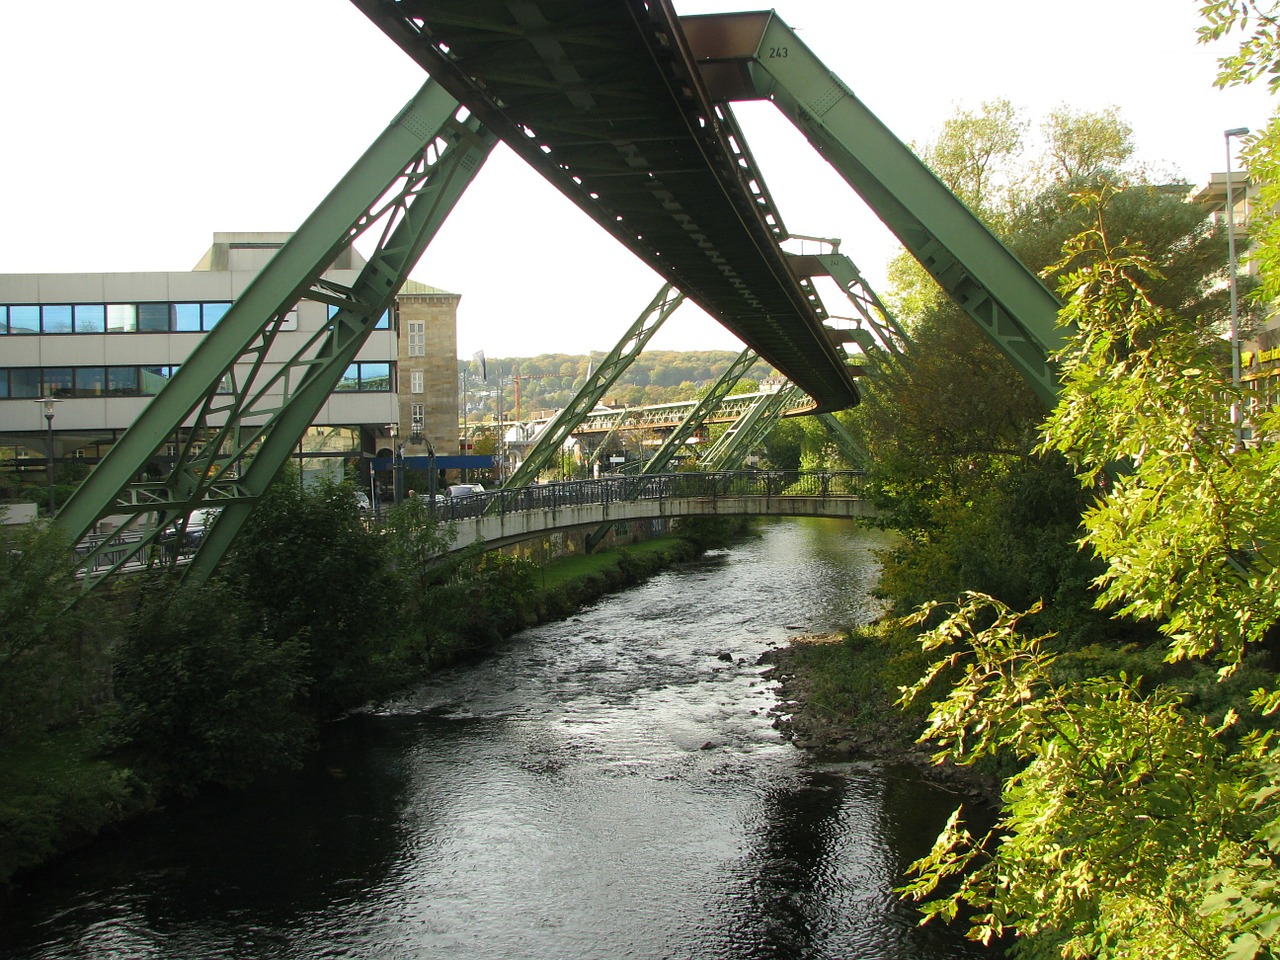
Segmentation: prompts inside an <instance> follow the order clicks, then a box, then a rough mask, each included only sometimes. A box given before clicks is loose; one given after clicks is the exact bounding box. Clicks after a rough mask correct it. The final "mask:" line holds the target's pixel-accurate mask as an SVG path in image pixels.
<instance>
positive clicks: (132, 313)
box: [0, 301, 231, 335]
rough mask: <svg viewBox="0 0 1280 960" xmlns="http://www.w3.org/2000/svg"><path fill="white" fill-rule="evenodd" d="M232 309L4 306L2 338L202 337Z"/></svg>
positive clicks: (192, 305)
mask: <svg viewBox="0 0 1280 960" xmlns="http://www.w3.org/2000/svg"><path fill="white" fill-rule="evenodd" d="M230 309H231V304H230V303H229V302H225V301H218V302H214V303H30V304H8V305H3V304H0V334H13V335H19V334H28V333H31V334H35V333H200V332H202V331H206V330H212V329H213V328H214V326H215V325H216V324H217V322H218V321H219V320H221V319H222V318H223V317H224V316H225V315H226V313H227V311H228V310H230Z"/></svg>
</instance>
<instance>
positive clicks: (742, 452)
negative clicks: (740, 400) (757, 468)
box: [698, 383, 802, 470]
mask: <svg viewBox="0 0 1280 960" xmlns="http://www.w3.org/2000/svg"><path fill="white" fill-rule="evenodd" d="M800 396H802V391H801V390H800V388H799V387H797V386H796V385H795V384H792V383H787V384H784V385H783V386H781V387H779V388H778V390H777V392H776V393H771V394H763V395H761V396H760V398H759V400H757V401H756V402H755V403H754V404H752V406H751V408H750V409H748V410H747V411H746V412H745V413H743V414H742V416H740V417H739V418H738V419H737V421H735V422H734V423H733V425H732V426H730V427H729V429H727V430H726V431H725V432H724V433H723V434H721V436H720V439H719V440H717V441H716V442H715V443H713V444H712V445H711V449H710V450H708V451H707V452H706V454H705V456H704V457H703V460H702V462H701V463H699V464H698V466H699V468H700V469H702V470H724V469H728V467H729V464H737V463H740V462H741V461H742V460H743V459H744V458H745V457H746V455H747V454H748V453H749V452H750V450H751V448H752V447H754V446H755V445H756V444H757V443H759V442H760V441H761V440H763V439H764V438H765V437H766V436H768V435H769V431H770V430H772V429H773V427H774V425H775V424H776V423H777V422H778V420H780V419H781V418H782V415H783V414H784V413H786V412H787V410H788V409H789V408H790V407H791V406H792V405H793V404H795V403H796V401H797V400H798V399H799V398H800ZM797 412H799V411H797Z"/></svg>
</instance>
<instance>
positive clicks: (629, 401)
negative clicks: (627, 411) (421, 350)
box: [458, 350, 777, 418]
mask: <svg viewBox="0 0 1280 960" xmlns="http://www.w3.org/2000/svg"><path fill="white" fill-rule="evenodd" d="M603 356H604V355H603V354H600V353H596V354H592V355H590V356H587V355H574V354H566V353H544V354H541V355H540V356H537V357H512V358H506V357H489V358H486V361H485V373H486V374H487V380H486V379H482V378H481V367H480V364H479V363H477V362H476V361H474V360H464V359H459V360H458V374H459V376H462V375H463V374H464V373H465V374H466V376H467V378H468V379H467V391H468V398H467V399H468V404H469V406H470V408H471V409H470V412H471V415H472V416H476V415H477V414H479V416H480V417H481V418H482V417H483V416H485V415H486V414H489V413H493V412H495V410H496V404H497V399H496V397H495V396H489V395H487V394H492V393H493V392H494V391H495V390H496V389H497V386H498V383H499V378H501V382H502V407H503V411H504V415H505V416H507V417H510V416H512V414H513V413H514V410H515V383H514V382H513V381H514V380H516V379H518V380H519V386H520V408H521V413H522V415H523V416H524V417H526V418H528V417H531V416H534V415H536V414H537V413H539V412H544V411H553V410H558V409H560V408H561V407H564V406H566V405H568V403H569V401H570V400H572V399H573V397H574V394H576V393H577V391H578V390H579V389H581V387H582V384H583V382H584V381H585V379H586V377H587V372H588V370H589V369H591V370H594V369H595V367H596V366H598V365H599V363H600V361H601V359H603ZM737 357H738V354H737V353H733V352H731V351H728V350H688V351H680V350H653V351H650V352H648V353H642V354H641V355H640V356H639V357H637V358H636V360H635V361H634V362H633V363H632V364H631V365H630V366H629V367H627V369H626V370H625V371H624V372H623V374H622V376H621V377H619V378H618V381H617V382H616V383H615V384H614V385H613V387H612V388H611V389H610V390H609V392H608V394H607V395H606V397H605V401H604V402H605V403H607V404H609V405H610V406H629V407H636V406H646V405H648V404H655V403H672V402H675V401H679V400H692V399H694V398H695V397H697V396H698V395H699V394H700V392H701V391H703V390H705V389H706V388H708V387H710V386H711V385H712V384H714V383H715V382H716V381H717V380H718V379H720V377H721V375H723V374H724V372H725V370H727V369H728V368H729V366H730V365H731V364H732V363H733V361H734V360H736V359H737ZM776 375H777V371H775V370H774V369H773V367H771V366H770V365H769V364H767V363H765V362H764V361H760V362H758V363H757V364H756V365H755V366H754V367H752V368H751V370H749V371H748V373H747V376H746V377H744V378H743V379H742V380H740V381H738V386H737V387H736V388H735V390H734V391H733V392H734V393H750V392H753V391H755V390H756V389H757V387H758V386H759V383H760V381H761V380H764V379H765V378H767V377H769V376H776ZM459 399H461V398H459Z"/></svg>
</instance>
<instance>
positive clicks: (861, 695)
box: [760, 627, 1000, 806]
mask: <svg viewBox="0 0 1280 960" xmlns="http://www.w3.org/2000/svg"><path fill="white" fill-rule="evenodd" d="M760 663H761V664H765V665H768V670H767V671H766V672H765V676H766V677H768V678H769V679H771V680H773V681H775V682H776V683H777V684H778V706H777V707H776V708H775V711H774V713H775V717H774V726H775V727H777V728H778V729H779V730H780V731H781V732H782V733H783V735H784V736H786V737H787V738H788V739H789V740H791V742H792V743H794V744H795V745H796V746H797V747H799V748H800V749H802V750H804V751H806V752H808V753H809V754H811V755H812V756H813V757H815V758H816V759H818V760H822V761H834V762H839V761H846V760H866V759H872V760H891V761H899V762H906V763H909V764H911V765H912V766H913V767H915V768H916V769H918V770H919V771H920V773H921V775H922V776H924V777H925V778H926V779H928V780H930V781H932V782H933V783H935V784H936V785H938V786H940V787H942V788H944V789H946V790H948V791H951V792H955V793H959V794H961V795H963V796H964V797H965V799H966V800H968V801H970V802H976V803H981V804H983V805H986V806H994V805H996V804H997V803H998V801H999V794H1000V778H999V777H997V776H995V775H994V774H992V773H990V772H987V771H981V770H974V769H972V768H968V767H957V766H955V765H952V764H944V765H938V764H935V763H934V762H933V760H932V754H933V750H931V749H930V748H929V747H928V745H926V744H921V743H919V742H917V738H918V737H919V736H920V733H921V731H923V729H924V712H923V710H922V709H921V708H919V707H912V708H910V709H907V710H904V709H903V708H902V707H900V706H898V704H897V703H896V700H897V696H898V687H899V686H901V685H904V684H906V683H908V682H910V681H911V680H913V679H914V677H915V676H916V675H918V671H919V670H920V669H921V668H922V667H923V658H922V657H921V656H920V655H919V653H918V651H917V650H916V649H914V648H913V647H905V646H902V645H901V644H900V643H895V642H894V641H893V640H892V639H890V638H886V637H884V636H883V635H882V634H881V633H880V632H879V631H878V630H877V629H876V628H874V627H869V628H866V629H865V630H863V631H859V632H854V633H842V632H841V633H827V634H800V635H797V636H794V637H792V638H791V640H790V642H789V643H788V645H787V646H783V647H775V648H774V649H772V650H770V651H769V652H768V653H766V654H765V655H764V656H763V657H761V659H760Z"/></svg>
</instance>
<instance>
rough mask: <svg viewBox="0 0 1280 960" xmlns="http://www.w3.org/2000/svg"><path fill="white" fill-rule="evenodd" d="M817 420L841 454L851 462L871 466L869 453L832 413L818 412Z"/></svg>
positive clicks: (860, 465) (861, 465) (864, 466)
mask: <svg viewBox="0 0 1280 960" xmlns="http://www.w3.org/2000/svg"><path fill="white" fill-rule="evenodd" d="M817 416H818V422H819V423H821V424H822V425H823V426H824V427H826V429H827V433H828V434H830V436H831V439H832V440H833V441H835V445H836V447H837V448H839V450H840V453H841V455H842V456H843V457H844V458H845V459H846V460H848V461H849V463H851V464H856V465H857V466H859V467H863V468H867V467H870V466H871V454H869V453H868V452H867V449H866V447H864V446H863V445H862V444H860V443H859V442H858V441H857V440H856V439H855V438H854V436H853V434H852V433H850V432H849V428H848V427H846V426H845V425H844V424H843V423H841V422H840V420H839V418H837V417H836V415H835V414H834V413H820V414H818V415H817Z"/></svg>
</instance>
